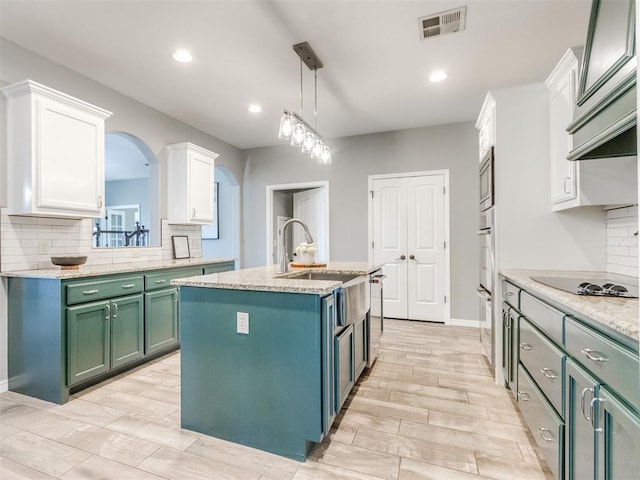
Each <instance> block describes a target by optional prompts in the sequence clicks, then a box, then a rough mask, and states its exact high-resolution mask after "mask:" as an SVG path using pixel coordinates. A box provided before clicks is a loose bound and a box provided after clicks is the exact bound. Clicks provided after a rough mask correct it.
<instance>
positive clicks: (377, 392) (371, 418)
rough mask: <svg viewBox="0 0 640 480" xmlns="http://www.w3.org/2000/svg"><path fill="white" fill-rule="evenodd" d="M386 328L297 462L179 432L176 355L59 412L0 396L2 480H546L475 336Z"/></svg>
mask: <svg viewBox="0 0 640 480" xmlns="http://www.w3.org/2000/svg"><path fill="white" fill-rule="evenodd" d="M385 326H386V330H385V335H384V337H383V348H382V351H381V354H380V356H379V358H378V361H377V362H376V364H375V365H374V367H373V368H372V369H371V371H369V372H365V374H364V375H363V377H362V378H361V379H360V381H359V382H358V384H357V385H356V387H355V388H354V390H353V393H352V394H351V395H350V397H349V398H348V400H347V402H346V404H345V407H344V408H343V410H342V412H341V414H340V415H339V416H338V418H337V420H336V423H335V424H334V427H333V429H332V432H331V435H330V436H329V437H328V438H327V439H325V441H324V442H322V443H321V444H319V445H317V446H316V447H315V449H314V450H313V452H312V454H311V457H310V458H309V459H308V460H307V461H306V462H304V463H299V462H296V461H293V460H289V459H286V458H282V457H278V456H275V455H271V454H268V453H265V452H262V451H259V450H254V449H251V448H248V447H243V446H240V445H236V444H233V443H229V442H226V441H223V440H219V439H216V438H212V437H208V436H205V435H201V434H198V433H194V432H191V431H189V430H183V429H181V428H180V376H179V373H180V355H179V353H177V352H175V353H172V354H169V355H167V356H165V357H163V358H161V359H158V360H156V361H154V362H152V363H150V364H146V365H144V366H142V367H138V368H137V369H135V370H133V371H131V372H128V373H127V374H123V375H121V376H119V377H115V378H114V379H111V380H108V381H106V382H104V383H102V384H100V385H97V386H96V387H93V388H91V389H89V390H86V391H83V392H81V393H79V394H77V395H75V396H74V398H73V399H72V400H71V401H70V402H69V403H67V404H66V405H54V404H51V403H47V402H43V401H40V400H35V399H32V398H29V397H25V396H22V395H19V394H16V393H13V392H5V393H2V394H0V478H2V479H3V480H9V479H11V480H13V479H33V480H40V479H52V478H59V479H62V480H80V479H106V480H110V479H114V480H116V479H117V480H129V479H136V480H152V479H155V480H159V479H175V480H191V479H194V480H195V479H198V480H200V479H213V480H217V479H225V480H245V479H246V480H283V479H286V480H334V479H336V480H337V479H341V480H343V479H344V480H380V479H387V480H396V479H398V480H409V479H411V480H417V479H433V480H449V479H450V480H470V479H476V480H481V479H498V480H517V479H522V480H525V479H526V480H535V479H545V480H550V479H552V475H551V473H550V472H549V470H548V468H547V467H546V466H545V465H544V462H542V461H541V460H540V459H539V456H538V454H537V450H536V447H535V443H534V441H533V439H532V438H531V437H530V435H529V434H528V432H527V430H526V428H525V427H524V425H523V421H522V419H521V417H520V416H519V415H518V413H517V412H516V410H515V407H514V405H513V402H512V400H511V398H510V396H509V395H508V394H507V391H506V390H505V389H503V388H501V387H499V386H497V385H495V384H494V383H493V381H492V379H491V377H490V372H489V369H488V368H487V365H486V362H485V360H484V359H483V357H482V355H481V354H480V345H479V343H478V339H477V337H478V335H477V330H476V329H472V328H463V327H447V326H443V325H438V324H429V323H420V322H406V321H399V320H387V321H386V323H385Z"/></svg>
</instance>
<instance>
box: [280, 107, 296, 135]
mask: <svg viewBox="0 0 640 480" xmlns="http://www.w3.org/2000/svg"><path fill="white" fill-rule="evenodd" d="M292 133H293V118H292V117H291V115H289V114H288V113H283V114H282V118H280V131H279V132H278V137H280V138H282V139H285V140H286V139H289V138H291V134H292Z"/></svg>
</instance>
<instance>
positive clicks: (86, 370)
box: [67, 294, 144, 386]
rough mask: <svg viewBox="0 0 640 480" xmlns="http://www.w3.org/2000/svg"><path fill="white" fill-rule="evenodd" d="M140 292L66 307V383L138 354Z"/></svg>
mask: <svg viewBox="0 0 640 480" xmlns="http://www.w3.org/2000/svg"><path fill="white" fill-rule="evenodd" d="M143 331H144V330H143V303H142V294H138V295H131V296H128V297H120V298H115V299H113V300H110V301H109V300H106V301H103V302H93V303H85V304H82V305H76V306H73V307H68V308H67V385H69V386H73V385H76V384H78V383H82V382H84V381H86V380H90V379H91V378H93V377H96V376H98V375H100V374H102V373H105V372H108V371H109V370H111V369H113V368H116V367H119V366H121V365H125V364H127V363H129V362H132V361H134V360H137V359H139V358H142V357H143V356H144V351H143Z"/></svg>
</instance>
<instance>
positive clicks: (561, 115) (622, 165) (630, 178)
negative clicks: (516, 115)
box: [546, 47, 638, 211]
mask: <svg viewBox="0 0 640 480" xmlns="http://www.w3.org/2000/svg"><path fill="white" fill-rule="evenodd" d="M582 52H583V48H582V47H572V48H570V49H569V50H567V52H566V53H565V54H564V56H563V57H562V59H561V60H560V62H559V63H558V65H557V66H556V67H555V68H554V70H553V71H552V72H551V74H550V75H549V77H548V78H547V80H546V85H547V87H548V88H549V91H550V97H549V115H550V118H549V125H550V130H549V145H550V151H549V157H550V162H551V165H550V169H551V179H550V180H551V204H552V209H553V210H554V211H558V210H565V209H568V208H574V207H580V206H588V205H615V204H625V203H637V198H638V192H637V187H636V183H635V178H636V169H637V166H636V161H635V158H629V157H627V158H616V159H603V160H586V161H580V162H575V161H569V160H567V155H568V154H569V152H570V151H571V150H572V149H573V147H574V145H573V137H572V136H571V135H570V134H569V133H568V132H567V126H568V125H569V124H571V122H573V120H574V117H575V105H576V98H577V91H578V82H579V72H580V67H579V65H580V62H581V58H582Z"/></svg>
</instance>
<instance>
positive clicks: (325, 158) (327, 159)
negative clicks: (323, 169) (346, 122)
mask: <svg viewBox="0 0 640 480" xmlns="http://www.w3.org/2000/svg"><path fill="white" fill-rule="evenodd" d="M318 163H319V164H321V165H329V164H330V163H331V149H330V148H329V145H325V146H324V147H323V149H322V156H321V157H320V160H319V161H318Z"/></svg>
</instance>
